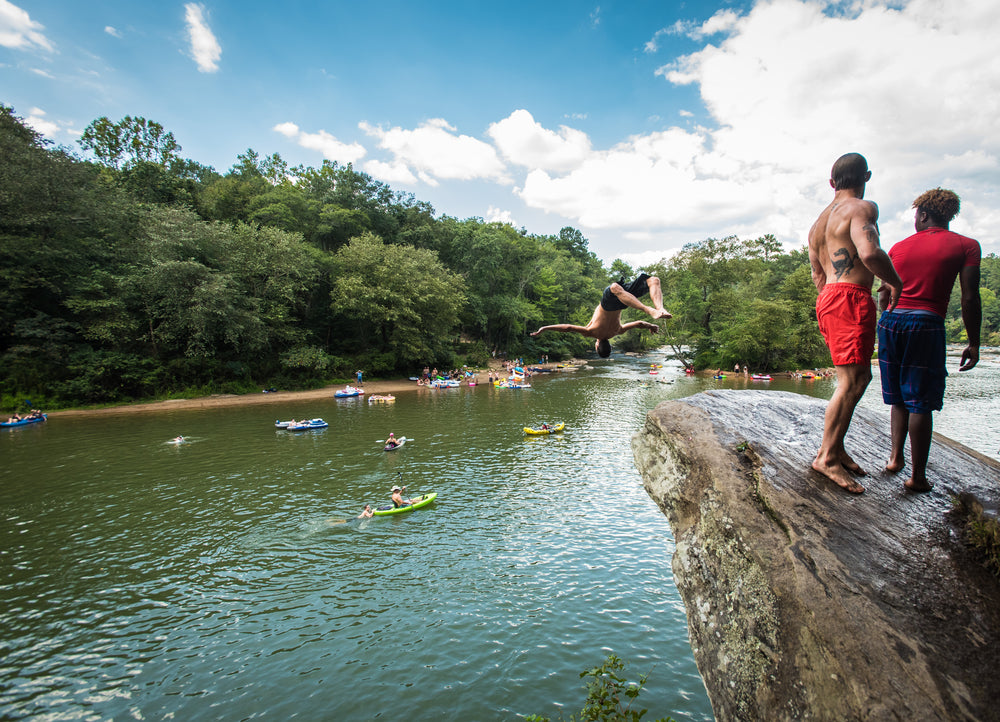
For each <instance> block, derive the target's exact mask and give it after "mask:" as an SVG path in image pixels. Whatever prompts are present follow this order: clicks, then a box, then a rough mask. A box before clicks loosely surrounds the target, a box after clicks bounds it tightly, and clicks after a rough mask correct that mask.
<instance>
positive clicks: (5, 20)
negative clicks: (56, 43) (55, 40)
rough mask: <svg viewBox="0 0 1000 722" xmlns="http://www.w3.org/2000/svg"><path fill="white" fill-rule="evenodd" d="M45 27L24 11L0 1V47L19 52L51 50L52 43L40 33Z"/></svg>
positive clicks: (2, 0) (3, 0)
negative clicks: (38, 49)
mask: <svg viewBox="0 0 1000 722" xmlns="http://www.w3.org/2000/svg"><path fill="white" fill-rule="evenodd" d="M44 29H45V26H44V25H42V24H41V23H39V22H36V21H35V20H32V19H31V16H30V15H28V12H27V11H26V10H23V9H21V8H19V7H18V6H16V5H14V4H12V3H10V2H8V1H7V0H0V46H3V47H5V48H15V49H19V50H30V49H33V48H34V49H37V48H41V49H43V50H50V51H51V50H53V49H54V48H53V46H52V43H51V42H50V41H49V39H48V38H47V37H45V35H44V34H43V33H42V30H44Z"/></svg>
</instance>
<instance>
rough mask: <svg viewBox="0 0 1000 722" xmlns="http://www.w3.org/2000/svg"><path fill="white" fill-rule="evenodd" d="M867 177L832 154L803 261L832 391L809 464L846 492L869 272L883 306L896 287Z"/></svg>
mask: <svg viewBox="0 0 1000 722" xmlns="http://www.w3.org/2000/svg"><path fill="white" fill-rule="evenodd" d="M871 177H872V174H871V171H870V170H868V162H867V161H866V160H865V159H864V156H861V155H859V154H857V153H848V154H847V155H843V156H841V157H840V158H838V159H837V162H836V163H834V164H833V171H832V172H831V178H830V185H831V186H832V187H833V190H834V195H833V202H832V203H830V205H828V206H827V207H826V208H825V209H824V210H823V212H822V213H820V215H819V218H818V219H816V222H815V223H814V224H813V226H812V228H810V229H809V263H810V264H811V265H812V278H813V282H814V283H815V284H816V290H817V291H819V297H818V298H817V299H816V318H817V319H818V320H819V330H820V332H822V334H823V338H824V339H825V340H826V345H827V346H828V347H829V349H830V355H831V357H832V358H833V365H834V368H835V369H836V372H837V388H836V390H835V391H834V393H833V396H832V397H831V399H830V403H829V404H828V405H827V407H826V415H825V417H824V423H823V443H822V445H821V446H820V449H819V452H818V453H817V454H816V458H815V459H814V460H813V462H812V468H813V469H815V470H816V471H818V472H820V473H821V474H824V475H825V476H827V477H829V478H830V479H832V480H833V481H834V482H836V483H837V484H838V485H839V486H841V487H842V488H844V489H846V490H847V491H849V492H851V493H854V494H860V493H862V492H863V491H864V490H865V488H864V487H863V486H861V484H859V483H858V482H857V481H855V480H854V479H853V478H852V477H851V474H850V473H849V472H853V473H855V474H858V475H859V476H864V475H865V472H864V470H863V469H862V468H861V467H860V466H858V464H857V463H856V462H855V461H854V460H853V459H852V458H851V457H850V456H849V455H848V453H847V451H846V449H845V448H844V437H845V436H846V435H847V429H848V428H849V427H850V425H851V419H852V418H853V416H854V409H855V407H856V406H857V405H858V402H859V401H860V400H861V397H862V395H864V393H865V389H866V388H868V384H869V383H870V382H871V380H872V369H871V358H872V353H873V352H874V350H875V324H876V309H875V301H874V300H873V299H872V282H873V281H874V277H875V276H878V277H879V278H880V279H882V281H883V283H884V285H885V287H886V288H887V289H888V291H889V303H888V305H889V308H890V309H892V308H895V306H896V303H897V302H898V301H899V294H900V291H901V290H902V288H903V282H902V281H901V280H900V278H899V275H898V274H897V273H896V269H895V268H894V267H893V265H892V261H891V260H889V256H888V254H886V252H885V251H883V250H882V248H881V247H880V246H879V234H878V206H876V205H875V204H874V203H872V202H871V201H866V200H864V195H865V184H866V183H867V182H868V181H869V180H870V179H871Z"/></svg>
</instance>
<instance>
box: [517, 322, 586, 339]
mask: <svg viewBox="0 0 1000 722" xmlns="http://www.w3.org/2000/svg"><path fill="white" fill-rule="evenodd" d="M546 331H559V332H561V333H579V334H582V335H584V336H586V335H587V333H588V331H589V329H588V328H587V327H586V326H574V325H573V324H571V323H556V324H553V325H552V326H542V327H541V328H540V329H538V330H537V331H535V332H534V333H531V334H529V335H530V336H537V335H538V334H540V333H545V332H546Z"/></svg>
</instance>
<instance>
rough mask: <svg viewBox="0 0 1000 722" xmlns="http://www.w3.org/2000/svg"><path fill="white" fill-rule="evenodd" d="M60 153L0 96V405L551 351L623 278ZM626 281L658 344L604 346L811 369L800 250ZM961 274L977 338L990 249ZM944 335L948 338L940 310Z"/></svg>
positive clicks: (304, 197)
mask: <svg viewBox="0 0 1000 722" xmlns="http://www.w3.org/2000/svg"><path fill="white" fill-rule="evenodd" d="M79 144H80V146H81V148H82V150H84V151H87V152H88V153H89V154H90V155H91V156H92V159H88V158H85V157H83V155H82V154H81V153H80V152H78V151H77V150H75V149H72V148H67V147H52V145H51V143H49V142H48V141H46V140H45V139H44V138H42V136H41V135H40V134H38V133H37V132H35V131H34V130H32V129H31V128H30V127H29V126H28V125H26V124H25V123H24V121H23V120H22V119H21V118H19V117H18V116H16V115H15V113H14V110H13V109H12V108H9V107H7V106H5V105H0V158H3V162H2V163H0V394H2V400H0V405H2V406H3V407H4V408H8V409H9V408H13V407H14V406H16V405H17V403H19V402H20V400H21V399H23V398H24V397H30V398H32V399H33V400H34V402H35V404H36V405H37V404H40V403H45V404H46V406H48V407H49V408H55V407H58V406H68V405H79V404H91V403H115V402H121V401H125V400H131V399H139V398H154V397H164V396H169V395H172V394H184V395H192V394H207V393H218V392H231V393H237V392H245V391H248V390H252V389H259V388H261V387H268V386H278V387H282V388H299V387H306V386H313V385H318V384H322V383H328V382H330V381H333V380H337V379H342V378H347V377H349V376H350V374H351V372H352V371H353V370H354V369H357V368H362V369H364V370H365V372H366V374H368V375H369V376H386V375H393V374H403V375H409V374H411V373H412V372H413V371H414V370H415V369H418V368H422V367H423V366H425V365H432V366H437V367H439V368H448V367H452V366H456V365H459V364H461V363H469V364H473V365H481V364H483V363H485V361H486V360H487V359H488V358H489V357H490V356H491V355H492V354H494V353H508V354H511V355H514V356H524V357H526V358H529V359H533V358H536V357H537V356H540V355H541V354H543V353H544V354H548V355H549V357H550V358H552V359H563V358H568V357H570V356H573V355H581V354H586V353H587V352H588V350H590V344H589V343H588V342H587V340H586V339H583V338H581V337H578V336H576V335H573V334H549V335H546V336H543V337H539V338H538V339H532V338H530V337H529V336H528V335H527V334H528V332H529V331H532V330H534V329H535V328H537V327H539V326H542V325H546V324H553V323H562V322H570V323H579V324H585V323H586V322H587V320H588V319H589V318H590V315H591V313H592V311H593V307H594V304H595V303H596V302H597V300H598V298H599V296H600V293H601V291H602V290H603V288H604V287H605V286H606V285H607V284H608V283H609V282H610V281H612V280H618V279H619V278H621V277H628V276H631V275H633V274H634V273H635V272H636V269H632V268H630V267H629V266H628V264H625V263H624V262H622V261H621V260H616V261H615V262H614V263H612V264H611V266H610V267H608V268H606V267H605V266H604V265H603V263H602V262H601V261H600V259H598V258H597V256H596V255H595V254H594V253H593V252H591V251H590V250H589V248H588V243H587V240H586V238H584V236H583V234H582V233H580V231H578V230H576V229H573V228H563V229H562V230H561V231H560V232H559V233H558V234H557V235H537V234H531V233H529V232H528V231H527V230H525V229H523V228H522V229H517V228H514V227H513V226H511V225H509V224H502V223H493V222H486V221H484V220H483V219H481V218H469V219H464V220H459V219H457V218H453V217H449V216H447V215H443V216H436V215H435V212H434V209H433V208H432V207H431V206H430V205H429V204H427V203H425V202H421V201H419V200H417V199H416V198H415V197H414V196H413V195H412V194H409V193H402V192H398V191H393V190H392V189H391V188H390V187H389V186H388V185H386V184H384V183H381V182H379V181H376V180H374V179H373V178H371V177H370V176H368V175H367V174H365V173H361V172H358V171H356V170H355V169H354V168H353V167H352V166H351V165H346V166H345V165H340V164H338V163H336V162H329V161H324V162H323V163H322V165H321V166H320V167H318V168H316V167H309V166H295V167H289V165H288V164H287V163H286V162H285V161H284V160H283V159H282V158H281V157H280V156H279V155H278V154H272V155H270V156H263V157H262V156H260V155H259V154H257V153H256V152H255V151H253V150H248V151H247V152H246V153H244V154H241V155H239V156H238V157H237V159H236V161H235V163H234V164H233V166H232V167H231V168H230V169H229V170H228V171H227V172H226V173H224V174H222V173H219V172H217V171H216V170H215V169H213V168H210V167H208V166H205V165H202V164H200V163H198V162H196V161H193V160H190V159H185V158H183V157H182V156H181V155H180V152H181V150H182V149H181V146H180V145H179V144H178V143H177V142H176V140H175V138H174V137H173V135H172V134H171V133H169V132H167V131H166V130H165V129H164V128H163V127H162V126H160V125H159V124H158V123H156V122H154V121H148V120H146V119H144V118H132V117H129V116H127V117H126V118H124V119H122V120H121V121H118V122H112V121H110V120H109V119H107V118H100V119H98V120H95V121H94V122H93V123H91V124H90V125H89V126H88V127H87V128H86V130H85V131H84V133H83V135H82V136H81V138H80V141H79ZM643 270H646V271H647V272H650V273H654V274H657V275H659V276H660V277H661V278H662V279H663V287H664V291H665V303H666V304H667V308H668V309H670V310H671V311H672V312H673V313H674V319H673V320H672V321H670V322H667V323H665V324H663V335H662V336H661V337H660V338H657V337H651V336H650V335H649V334H640V333H638V332H632V333H630V334H628V335H626V336H624V337H621V338H619V339H616V341H617V344H616V346H617V347H618V348H619V349H620V350H635V351H640V350H643V349H645V348H647V347H648V346H649V345H655V344H659V343H662V342H664V340H665V341H666V342H667V343H668V344H669V345H670V347H671V349H672V351H673V353H676V354H677V355H678V357H679V358H682V359H683V360H685V361H687V362H690V363H693V364H694V365H696V366H698V367H711V366H731V365H732V364H733V363H741V364H749V365H750V366H751V367H752V368H755V369H758V368H759V369H761V370H773V369H780V368H790V367H806V366H816V365H821V364H824V363H828V362H829V357H828V355H827V353H826V348H825V346H824V345H823V341H822V338H821V337H820V336H819V333H818V331H817V330H816V323H815V314H814V311H813V305H814V302H815V296H816V292H815V288H813V286H812V282H811V279H810V273H809V267H808V258H807V255H806V253H805V251H801V250H800V251H792V252H790V253H785V252H782V250H781V248H780V244H778V243H777V242H776V241H775V239H774V238H773V237H771V236H765V237H764V238H760V239H756V240H752V241H744V240H740V239H737V238H725V239H722V240H717V239H707V240H703V241H700V242H697V243H692V244H690V245H688V246H686V247H685V248H684V249H683V250H682V251H681V252H680V253H678V254H677V255H675V256H674V257H672V258H670V259H669V260H663V261H661V262H660V263H658V264H654V265H653V266H652V267H649V268H644V269H643ZM983 279H984V281H983V285H984V291H983V301H984V327H985V328H984V330H985V331H986V332H992V333H994V334H995V333H996V332H997V324H998V322H1000V310H998V309H997V301H996V293H997V292H998V291H1000V267H998V265H997V263H996V259H995V258H994V257H992V256H991V257H990V258H988V259H985V260H984V268H983ZM991 304H992V305H991ZM956 305H957V304H955V303H953V304H952V306H953V307H955V306H956ZM949 329H950V330H951V331H952V332H953V335H956V334H959V333H960V332H961V321H960V319H958V317H957V315H955V318H950V319H949ZM956 340H957V339H956ZM985 341H986V339H985V338H984V342H985Z"/></svg>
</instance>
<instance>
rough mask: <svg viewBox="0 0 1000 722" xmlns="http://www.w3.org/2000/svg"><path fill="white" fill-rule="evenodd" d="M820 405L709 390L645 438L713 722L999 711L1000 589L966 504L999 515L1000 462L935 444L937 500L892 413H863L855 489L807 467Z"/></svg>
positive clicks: (670, 405) (987, 716)
mask: <svg viewBox="0 0 1000 722" xmlns="http://www.w3.org/2000/svg"><path fill="white" fill-rule="evenodd" d="M825 408H826V401H823V400H819V399H813V398H809V397H806V396H800V395H797V394H791V393H784V392H771V391H735V390H733V391H729V390H720V391H707V392H704V393H701V394H698V395H696V396H693V397H690V398H687V399H683V400H680V401H671V402H666V403H663V404H660V405H659V406H657V407H656V409H654V410H653V411H651V412H650V413H649V414H648V416H647V419H646V424H645V426H644V428H643V429H642V430H640V431H639V432H638V433H636V434H635V436H634V437H633V440H632V448H633V452H634V456H635V461H636V465H637V467H638V469H639V471H640V473H641V474H642V477H643V479H644V483H645V487H646V490H647V491H648V493H649V495H650V496H651V497H652V498H653V499H654V500H655V501H656V503H657V504H658V505H659V506H660V508H661V509H662V510H663V512H664V513H665V514H666V516H667V517H668V519H669V521H670V524H671V526H672V527H673V532H674V538H675V541H676V552H675V554H674V557H673V570H674V577H675V580H676V584H677V588H678V589H679V590H680V593H681V596H682V598H683V599H684V603H685V605H686V607H687V616H688V630H689V633H690V637H691V645H692V648H693V650H694V656H695V660H696V662H697V664H698V668H699V670H700V671H701V674H702V678H703V679H704V681H705V686H706V688H707V690H708V694H709V698H710V699H711V702H712V707H713V709H714V711H715V715H716V717H717V719H719V720H740V721H741V722H746V721H749V720H908V721H912V720H995V719H1000V675H998V673H1000V581H998V579H997V577H996V576H994V575H993V574H992V573H991V572H990V571H989V570H987V569H986V567H985V566H984V565H983V563H982V558H981V556H980V554H979V553H978V552H977V551H976V550H975V549H972V548H970V547H969V546H967V545H966V544H965V543H964V541H963V538H962V528H963V519H964V516H963V514H962V513H961V511H960V507H961V504H957V503H956V501H955V500H956V498H958V497H961V498H963V499H965V500H966V501H968V500H976V501H978V502H979V503H980V504H982V507H984V508H985V509H986V512H987V514H990V513H992V514H993V515H994V516H995V514H996V510H997V508H998V507H1000V464H997V462H995V461H993V460H991V459H989V458H987V457H984V456H982V455H981V454H978V453H977V452H975V451H972V450H971V449H968V448H966V447H964V446H962V445H961V444H959V443H957V442H954V441H951V440H949V439H946V438H944V437H942V436H939V435H935V439H934V445H933V447H932V448H931V458H930V464H929V466H928V472H927V475H928V478H929V479H930V480H931V482H932V483H933V484H934V490H933V491H932V492H930V493H928V494H913V493H910V492H906V491H905V490H904V487H903V481H905V480H906V478H908V476H909V464H907V467H906V469H904V470H903V471H902V472H900V473H899V474H896V475H888V474H885V473H884V472H883V471H882V469H883V467H884V465H885V462H886V459H887V458H888V450H889V417H888V412H886V413H885V414H884V415H879V414H876V413H874V412H871V411H866V410H864V409H858V410H857V412H856V414H855V417H854V422H853V423H852V425H851V429H850V431H849V432H848V435H847V449H848V452H849V453H850V454H851V455H852V456H853V457H854V459H855V460H856V461H858V462H859V463H860V464H861V466H862V467H864V468H865V469H867V470H868V471H869V472H872V473H871V474H870V476H868V477H867V478H865V479H862V480H861V481H862V483H863V484H864V485H865V487H866V488H867V491H866V492H865V493H864V494H862V495H860V496H856V495H852V494H848V493H846V492H844V491H843V490H841V489H840V488H839V487H837V486H836V485H835V484H834V483H833V482H831V481H829V480H828V479H826V477H824V476H822V475H820V474H817V473H816V472H814V471H813V470H812V469H811V468H810V462H811V461H812V459H813V457H814V456H815V453H816V450H817V449H818V447H819V443H820V440H821V438H822V434H823V413H824V410H825ZM907 458H909V452H908V451H907Z"/></svg>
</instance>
